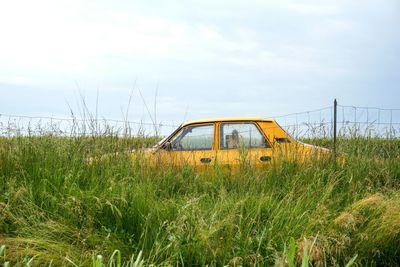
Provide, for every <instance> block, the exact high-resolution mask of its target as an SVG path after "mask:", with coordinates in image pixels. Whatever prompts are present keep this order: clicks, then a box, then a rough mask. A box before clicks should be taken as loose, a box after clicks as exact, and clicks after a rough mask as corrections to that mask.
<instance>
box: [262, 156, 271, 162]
mask: <svg viewBox="0 0 400 267" xmlns="http://www.w3.org/2000/svg"><path fill="white" fill-rule="evenodd" d="M260 160H261V161H270V160H271V157H270V156H262V157H260Z"/></svg>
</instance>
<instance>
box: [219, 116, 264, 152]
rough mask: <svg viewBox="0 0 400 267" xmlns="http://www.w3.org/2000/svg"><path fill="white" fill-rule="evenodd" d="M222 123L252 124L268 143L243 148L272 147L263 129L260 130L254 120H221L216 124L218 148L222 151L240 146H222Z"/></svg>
mask: <svg viewBox="0 0 400 267" xmlns="http://www.w3.org/2000/svg"><path fill="white" fill-rule="evenodd" d="M223 124H253V125H254V126H255V127H256V128H257V130H258V131H259V132H260V134H261V136H262V137H264V139H265V142H266V144H267V145H268V147H246V148H245V149H249V150H252V149H271V148H272V144H271V142H270V141H269V139H268V137H267V136H266V135H265V133H264V131H263V130H262V128H261V127H260V125H258V123H257V122H255V121H221V122H220V123H219V124H218V150H222V151H226V150H239V149H240V148H222V147H221V145H222V136H221V134H222V131H221V129H222V126H223Z"/></svg>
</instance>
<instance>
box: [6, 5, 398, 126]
mask: <svg viewBox="0 0 400 267" xmlns="http://www.w3.org/2000/svg"><path fill="white" fill-rule="evenodd" d="M0 38H1V39H0V114H17V115H30V116H58V117H68V116H69V115H70V113H71V110H72V112H74V113H75V114H77V115H78V116H79V115H82V113H83V111H82V110H83V108H82V106H83V104H82V103H83V102H85V103H86V105H87V108H88V109H89V110H90V111H91V112H93V113H95V112H96V113H97V114H98V116H99V117H104V118H112V119H124V117H125V116H126V114H128V119H129V120H131V121H150V116H149V114H151V116H152V118H153V119H154V117H156V118H157V121H158V122H164V123H175V124H176V123H180V122H182V121H184V120H189V119H199V118H204V117H220V116H243V115H255V116H275V115H279V114H286V113H292V112H299V111H306V110H312V109H317V108H321V107H326V106H330V105H332V102H333V99H334V98H337V99H338V101H339V104H343V105H355V106H377V107H383V108H400V102H399V99H400V87H399V84H400V1H398V0H384V1H377V0H375V1H372V0H353V1H348V0H335V1H329V0H324V1H321V0H311V1H299V0H296V1H286V0H280V1H266V0H263V1H261V0H260V1H259V0H248V1H232V0H229V1H228V0H219V1H209V0H202V1H178V0H171V1H155V0H149V1H126V0H120V1H102V0H96V1H90V0H86V1H82V0H80V1H77V0H68V1H64V0H58V1H47V0H37V1H30V0H26V1H22V0H14V1H5V0H1V2H0Z"/></svg>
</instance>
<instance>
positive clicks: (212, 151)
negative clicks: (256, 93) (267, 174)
mask: <svg viewBox="0 0 400 267" xmlns="http://www.w3.org/2000/svg"><path fill="white" fill-rule="evenodd" d="M146 154H147V155H149V156H150V158H151V160H152V161H154V160H155V161H156V162H155V163H156V164H157V165H168V166H182V165H185V164H188V165H191V166H194V167H195V169H196V170H202V169H204V168H209V166H214V165H215V164H218V165H219V166H225V167H226V166H228V167H229V168H232V169H235V168H237V167H238V166H239V165H240V164H243V162H247V163H250V164H252V165H254V166H255V167H257V168H262V167H263V166H266V165H268V164H270V162H272V161H274V160H279V159H296V160H301V161H303V160H305V159H307V158H310V157H314V156H316V157H318V158H319V157H320V156H321V155H328V154H330V150H329V149H326V148H322V147H317V146H312V145H308V144H304V143H302V142H299V141H297V140H295V139H294V138H292V137H291V136H290V135H289V134H287V133H286V132H285V131H284V130H283V129H282V127H280V126H279V125H278V123H277V122H276V121H275V120H274V119H270V118H258V117H237V118H215V119H203V120H196V121H189V122H186V123H184V124H182V125H181V126H180V127H179V128H178V129H176V130H175V131H174V132H173V133H172V134H171V135H170V136H168V137H166V138H164V139H162V140H161V141H160V142H158V143H157V144H156V145H155V146H154V147H153V148H152V149H151V152H150V153H146Z"/></svg>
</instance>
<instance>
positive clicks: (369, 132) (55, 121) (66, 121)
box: [0, 105, 400, 139]
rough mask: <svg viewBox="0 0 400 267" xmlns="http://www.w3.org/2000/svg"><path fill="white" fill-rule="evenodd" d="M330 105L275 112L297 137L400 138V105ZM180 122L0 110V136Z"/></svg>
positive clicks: (144, 132)
mask: <svg viewBox="0 0 400 267" xmlns="http://www.w3.org/2000/svg"><path fill="white" fill-rule="evenodd" d="M334 112H335V107H334V105H333V106H328V107H323V108H320V109H314V110H309V111H304V112H298V113H290V114H283V115H277V116H272V118H274V119H275V120H276V121H277V122H278V123H279V125H280V126H281V127H282V128H284V129H285V130H286V132H287V133H288V134H290V135H292V136H293V137H295V138H300V139H301V138H333V132H334V131H333V129H334V124H335V123H336V129H337V136H338V137H375V138H400V109H388V108H377V107H360V106H346V105H337V106H336V118H337V119H336V121H335V120H334V115H335V114H334ZM177 127H179V125H177V124H174V123H157V124H154V123H149V122H146V121H129V120H114V119H106V118H102V119H95V118H93V117H89V118H76V117H71V118H59V117H53V116H22V115H13V114H1V113H0V136H7V137H12V136H24V135H27V136H32V135H33V136H40V135H57V136H92V135H102V136H104V135H117V136H127V137H137V136H141V137H143V136H165V135H168V134H169V133H171V132H173V130H175V129H176V128H177Z"/></svg>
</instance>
